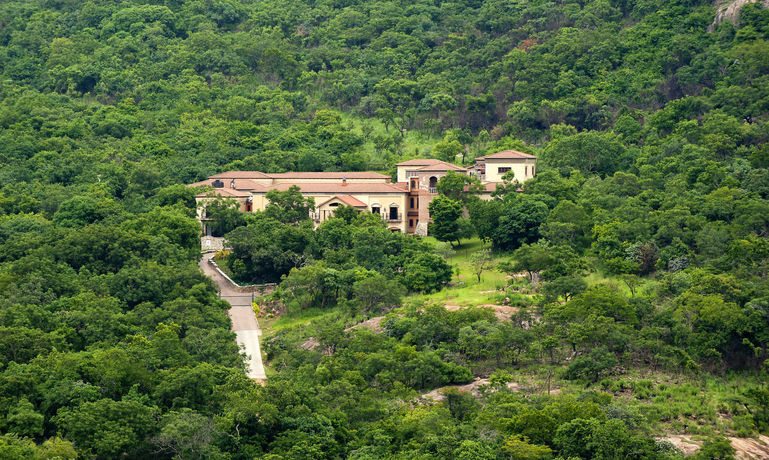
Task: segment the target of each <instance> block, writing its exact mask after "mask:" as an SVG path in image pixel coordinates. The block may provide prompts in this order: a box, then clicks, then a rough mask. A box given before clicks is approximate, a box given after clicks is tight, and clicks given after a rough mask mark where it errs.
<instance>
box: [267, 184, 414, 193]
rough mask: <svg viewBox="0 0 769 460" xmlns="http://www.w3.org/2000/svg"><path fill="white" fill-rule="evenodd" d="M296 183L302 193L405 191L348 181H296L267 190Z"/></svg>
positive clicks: (281, 189) (281, 188) (273, 186)
mask: <svg viewBox="0 0 769 460" xmlns="http://www.w3.org/2000/svg"><path fill="white" fill-rule="evenodd" d="M294 185H296V186H297V187H299V190H300V191H301V192H302V193H329V194H334V195H337V194H339V195H341V194H344V195H348V194H352V193H403V192H405V191H406V190H404V189H403V188H402V187H399V186H397V185H395V184H389V183H385V182H377V183H359V182H348V183H347V184H345V185H343V184H342V182H295V183H288V182H286V183H282V184H273V185H270V186H265V187H264V189H265V192H266V191H268V190H278V191H281V192H283V191H286V190H288V189H289V188H290V187H292V186H294Z"/></svg>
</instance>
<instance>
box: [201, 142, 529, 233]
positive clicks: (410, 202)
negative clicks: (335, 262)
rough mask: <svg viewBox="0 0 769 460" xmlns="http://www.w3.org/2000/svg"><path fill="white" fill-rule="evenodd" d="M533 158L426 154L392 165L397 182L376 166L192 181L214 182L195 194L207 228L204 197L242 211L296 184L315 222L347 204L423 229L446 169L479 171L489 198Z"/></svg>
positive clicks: (408, 228) (390, 222) (396, 227)
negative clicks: (451, 159) (450, 159)
mask: <svg viewBox="0 0 769 460" xmlns="http://www.w3.org/2000/svg"><path fill="white" fill-rule="evenodd" d="M536 162H537V157H535V156H534V155H529V154H527V153H523V152H517V151H515V150H505V151H502V152H497V153H494V154H491V155H486V156H483V157H479V158H476V160H475V164H474V165H472V166H470V167H468V168H461V167H459V166H456V165H453V164H451V163H446V162H445V161H440V160H435V159H429V158H418V159H414V160H408V161H404V162H402V163H398V164H397V165H396V166H397V182H395V183H393V182H391V181H390V177H389V176H386V175H384V174H379V173H375V172H287V173H275V174H268V173H262V172H259V171H229V172H224V173H221V174H215V175H213V176H211V177H209V178H208V179H207V180H204V181H201V182H197V183H194V184H190V185H191V186H209V187H212V189H211V190H209V191H206V192H203V193H200V194H198V195H196V199H197V202H198V209H199V217H200V219H201V221H202V222H203V226H204V229H205V231H206V234H208V231H207V228H206V218H205V211H204V208H205V202H206V201H209V200H212V199H215V198H216V197H225V198H232V199H234V200H235V201H237V202H238V203H239V206H240V210H241V211H244V212H254V211H257V210H264V209H265V207H266V206H267V205H268V200H267V199H266V198H265V195H266V194H267V192H269V191H270V190H279V191H284V190H288V188H289V187H291V186H294V185H295V186H297V187H299V190H300V191H301V192H302V194H303V195H304V196H308V197H313V198H314V199H315V205H316V208H315V211H314V212H312V215H311V216H310V217H311V218H312V219H313V221H314V222H315V223H316V225H317V224H319V223H320V222H322V221H324V220H326V219H328V218H330V217H331V216H332V215H333V213H334V211H335V210H336V208H337V207H338V206H342V205H347V206H352V207H354V208H357V209H359V210H361V211H370V212H372V213H374V214H379V215H381V216H382V219H383V220H384V221H385V222H386V223H387V226H388V228H390V230H392V231H400V232H403V233H417V234H420V235H426V234H427V223H428V222H429V220H430V214H429V212H428V208H427V206H428V205H429V204H430V201H432V199H433V197H435V196H436V195H437V190H436V185H437V183H438V180H440V178H441V177H443V176H445V175H446V173H447V172H448V171H454V172H456V173H458V174H469V175H473V176H475V177H477V178H478V179H480V181H481V184H483V185H484V187H483V191H482V192H481V198H484V199H490V198H491V192H493V191H494V190H496V186H497V184H500V183H501V182H502V176H503V175H504V174H505V173H507V172H509V171H512V172H513V173H514V177H515V179H517V180H518V181H519V182H524V181H526V180H528V179H531V178H532V177H534V174H535V173H536V171H535V168H536Z"/></svg>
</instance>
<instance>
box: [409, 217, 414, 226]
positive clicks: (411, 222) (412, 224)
mask: <svg viewBox="0 0 769 460" xmlns="http://www.w3.org/2000/svg"><path fill="white" fill-rule="evenodd" d="M413 226H414V219H409V227H413Z"/></svg>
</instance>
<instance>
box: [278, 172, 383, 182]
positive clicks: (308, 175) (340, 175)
mask: <svg viewBox="0 0 769 460" xmlns="http://www.w3.org/2000/svg"><path fill="white" fill-rule="evenodd" d="M266 176H268V177H272V178H275V179H339V180H342V179H345V178H346V179H388V178H389V177H390V176H386V175H384V174H379V173H375V172H369V171H336V172H334V171H331V172H284V173H274V174H266Z"/></svg>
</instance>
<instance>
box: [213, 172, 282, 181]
mask: <svg viewBox="0 0 769 460" xmlns="http://www.w3.org/2000/svg"><path fill="white" fill-rule="evenodd" d="M269 178H270V176H269V175H267V174H265V173H263V172H260V171H227V172H223V173H219V174H214V175H213V176H211V177H209V179H269Z"/></svg>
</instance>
